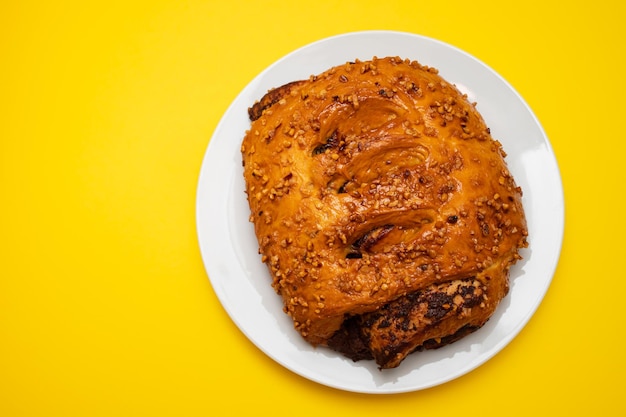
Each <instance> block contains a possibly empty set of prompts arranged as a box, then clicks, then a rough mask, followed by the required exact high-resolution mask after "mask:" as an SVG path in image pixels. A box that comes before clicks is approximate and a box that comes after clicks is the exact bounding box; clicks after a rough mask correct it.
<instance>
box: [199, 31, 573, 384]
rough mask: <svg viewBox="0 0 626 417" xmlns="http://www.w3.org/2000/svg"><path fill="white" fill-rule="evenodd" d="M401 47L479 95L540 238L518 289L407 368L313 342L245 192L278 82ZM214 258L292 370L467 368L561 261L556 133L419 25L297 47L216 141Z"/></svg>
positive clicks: (333, 376)
mask: <svg viewBox="0 0 626 417" xmlns="http://www.w3.org/2000/svg"><path fill="white" fill-rule="evenodd" d="M390 55H393V56H400V57H403V58H410V59H414V60H417V61H419V62H420V63H422V64H425V65H429V66H433V67H436V68H438V69H439V71H440V74H441V75H442V76H443V77H444V78H445V79H447V80H448V81H450V82H452V83H454V84H456V85H457V87H458V88H459V89H460V90H461V91H463V92H464V93H466V94H467V95H468V97H469V99H470V100H471V101H475V102H477V103H478V110H479V111H480V112H481V113H482V115H483V117H484V118H485V120H486V122H487V124H488V125H489V127H490V128H491V132H492V135H493V136H494V137H495V138H497V139H498V140H500V141H501V142H502V144H503V146H504V149H505V150H506V151H507V153H508V157H507V163H508V165H509V168H510V170H511V171H512V173H513V175H514V176H515V178H516V181H517V183H518V184H519V185H520V186H521V187H522V189H523V190H524V198H523V203H524V205H525V209H526V215H527V221H528V227H529V235H530V239H529V241H530V248H529V249H527V250H525V251H524V253H523V255H524V260H523V261H522V262H520V263H518V264H517V265H516V266H515V267H514V268H513V269H512V271H511V291H510V293H509V295H508V296H507V297H506V298H505V299H504V300H503V302H502V303H501V304H500V306H499V308H498V309H497V311H496V313H495V315H494V316H493V317H492V318H491V320H489V322H488V323H487V324H486V325H485V326H484V327H483V328H482V329H480V330H479V331H477V332H475V333H473V334H471V335H469V336H467V337H466V338H464V339H462V340H460V341H458V342H456V343H453V344H451V345H448V346H446V347H444V348H441V349H438V350H434V351H426V352H420V353H416V354H413V355H410V356H409V357H408V358H407V359H406V360H405V361H404V362H403V363H402V364H401V366H400V367H399V368H396V369H392V370H385V371H379V370H378V368H377V367H376V365H375V364H374V363H373V362H370V361H361V362H356V363H355V362H352V361H351V360H349V359H346V358H344V357H343V356H341V355H339V354H337V353H335V352H333V351H330V350H328V349H325V348H317V349H316V348H313V347H311V346H310V345H308V344H307V343H306V342H304V340H303V339H302V338H301V337H300V335H299V334H298V333H297V332H296V331H295V330H294V329H293V324H292V322H291V319H289V317H287V315H285V314H284V313H283V311H282V303H281V300H280V298H279V297H278V296H277V295H276V294H275V293H274V291H273V289H272V288H271V286H270V282H271V280H270V277H269V273H268V272H267V270H266V267H265V265H264V264H262V263H261V260H260V257H259V255H258V252H257V249H258V246H257V242H256V239H255V236H254V231H253V227H252V224H251V223H249V222H248V215H249V209H248V205H247V201H246V197H245V194H244V182H243V173H242V165H241V153H240V143H241V139H242V138H243V135H244V133H245V131H246V129H248V127H249V123H250V122H249V120H248V113H247V109H248V107H249V106H250V105H252V104H253V103H254V101H255V100H258V99H259V98H260V97H261V96H263V95H264V94H265V93H266V92H267V90H269V89H270V88H273V87H278V86H280V85H282V84H285V83H287V82H290V81H294V80H298V79H303V78H308V77H309V76H310V75H312V74H317V73H320V72H322V71H324V70H326V69H327V68H329V67H331V66H334V65H339V64H343V63H345V62H346V61H353V60H354V59H356V58H358V59H361V60H366V59H370V58H372V57H373V56H378V57H384V56H390ZM196 210H197V212H196V216H197V230H198V238H199V244H200V250H201V254H202V258H203V261H204V264H205V267H206V270H207V273H208V276H209V279H210V280H211V284H212V285H213V288H214V290H215V292H216V294H217V296H218V298H219V300H220V301H221V303H222V305H223V306H224V308H225V309H226V311H227V312H228V314H229V315H230V317H231V318H232V320H233V321H234V322H235V323H236V324H237V326H238V327H239V328H240V329H241V331H242V332H243V333H244V334H245V335H246V336H247V337H248V338H249V339H250V340H251V341H252V342H253V343H254V344H255V345H256V346H257V347H258V348H259V349H261V350H262V351H263V352H265V353H266V354H267V355H268V356H270V357H271V358H273V359H274V360H275V361H276V362H278V363H280V364H281V365H283V366H285V367H286V368H288V369H290V370H291V371H293V372H295V373H297V374H299V375H301V376H303V377H305V378H308V379H310V380H313V381H316V382H319V383H321V384H324V385H327V386H331V387H335V388H338V389H342V390H347V391H354V392H362V393H398V392H407V391H415V390H420V389H424V388H427V387H432V386H435V385H438V384H442V383H444V382H447V381H449V380H451V379H454V378H457V377H459V376H461V375H463V374H465V373H467V372H469V371H471V370H472V369H474V368H476V367H477V366H479V365H481V364H483V363H484V362H486V361H487V360H489V359H490V358H491V357H492V356H493V355H495V354H496V353H498V352H499V351H500V350H501V349H502V348H504V347H505V346H506V345H507V344H508V343H509V342H510V341H511V340H512V339H513V338H514V337H515V336H516V335H517V334H518V333H519V332H520V330H521V329H522V328H523V327H524V325H525V324H526V323H527V322H528V320H529V319H530V318H531V316H532V315H533V313H534V312H535V310H536V309H537V307H538V305H539V304H540V302H541V300H542V299H543V297H544V294H545V293H546V291H547V289H548V286H549V285H550V282H551V280H552V276H553V274H554V270H555V268H556V265H557V262H558V258H559V254H560V250H561V242H562V237H563V225H564V206H563V191H562V186H561V178H560V174H559V170H558V166H557V164H556V160H555V157H554V154H553V152H552V149H551V146H550V143H549V141H548V139H547V137H546V135H545V133H544V131H543V129H542V127H541V126H540V124H539V122H538V121H537V119H536V118H535V116H534V115H533V113H532V111H531V110H530V109H529V107H528V106H527V105H526V103H525V102H524V100H523V99H522V98H521V97H520V96H519V95H518V94H517V93H516V92H515V90H514V89H513V88H512V87H511V86H510V85H509V84H508V83H507V82H506V81H505V80H503V79H502V78H501V77H500V76H499V75H498V74H496V73H495V72H494V71H493V70H491V69H490V68H488V67H487V66H486V65H485V64H483V63H481V62H479V61H478V60H477V59H475V58H473V57H472V56H470V55H468V54H467V53H465V52H463V51H461V50H459V49H457V48H455V47H452V46H450V45H447V44H444V43H442V42H439V41H436V40H433V39H429V38H425V37H423V36H418V35H414V34H408V33H400V32H388V31H367V32H355V33H348V34H345V35H340V36H335V37H332V38H328V39H324V40H321V41H318V42H315V43H313V44H310V45H307V46H305V47H303V48H301V49H298V50H296V51H294V52H293V53H290V54H289V55H287V56H285V57H284V58H282V59H280V60H279V61H277V62H276V63H274V64H273V65H271V66H270V67H268V68H267V69H266V70H265V71H263V72H262V73H261V74H259V75H258V76H257V77H256V78H255V79H254V80H252V82H250V84H248V86H246V87H245V88H244V89H243V91H242V92H241V93H240V94H239V95H238V96H237V98H236V99H235V100H234V102H233V103H232V104H231V106H230V107H229V108H228V110H227V111H226V113H225V114H224V116H223V118H222V119H221V121H220V123H219V124H218V126H217V128H216V130H215V132H214V134H213V137H212V138H211V141H210V143H209V146H208V148H207V151H206V154H205V156H204V161H203V164H202V168H201V172H200V177H199V183H198V190H197V203H196Z"/></svg>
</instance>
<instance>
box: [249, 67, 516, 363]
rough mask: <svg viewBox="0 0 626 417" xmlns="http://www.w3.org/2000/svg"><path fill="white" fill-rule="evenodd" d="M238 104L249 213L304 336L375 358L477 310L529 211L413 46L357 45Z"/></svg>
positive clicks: (480, 129) (430, 338)
mask: <svg viewBox="0 0 626 417" xmlns="http://www.w3.org/2000/svg"><path fill="white" fill-rule="evenodd" d="M249 117H250V120H251V126H250V129H249V130H248V131H247V132H246V134H245V137H244V138H243V143H242V146H241V152H242V157H243V165H244V178H245V183H246V193H247V199H248V202H249V205H250V210H251V215H250V221H252V222H253V223H254V228H255V233H256V236H257V238H258V243H259V253H260V254H261V255H262V260H263V262H265V263H266V264H267V266H268V268H269V271H270V273H271V276H272V286H273V288H274V289H275V291H276V292H277V293H278V294H279V295H280V296H282V299H283V301H284V310H285V312H286V313H287V314H289V316H291V318H292V319H293V322H294V326H295V329H297V330H298V331H299V332H300V334H301V335H302V337H304V339H306V340H307V341H308V342H310V343H311V344H313V345H316V346H317V345H322V346H328V347H330V348H332V349H334V350H337V351H339V352H341V353H343V354H345V355H346V356H348V357H349V358H352V359H353V360H361V359H374V360H375V361H376V363H377V365H378V367H379V368H381V369H383V368H393V367H396V366H398V365H399V364H400V362H402V360H403V359H404V358H405V357H406V356H407V355H408V354H410V353H411V352H413V351H416V350H421V349H430V348H436V347H439V346H442V345H445V344H448V343H451V342H453V341H455V340H457V339H459V338H461V337H463V336H464V335H466V334H468V333H470V332H472V331H474V330H476V329H478V328H480V327H481V326H483V324H484V323H485V322H486V321H487V320H488V319H489V317H490V316H491V315H492V314H493V312H494V310H495V309H496V307H497V305H498V303H499V302H500V301H501V300H502V298H503V297H504V296H505V295H506V294H507V292H508V289H509V282H508V280H509V268H510V267H511V265H513V264H514V263H515V262H516V261H517V260H519V259H521V256H520V254H519V250H520V249H521V248H524V247H526V246H527V226H526V221H525V217H524V210H523V207H522V200H521V198H522V190H521V189H520V187H518V186H517V185H516V183H515V181H514V178H513V177H512V176H511V173H510V172H509V170H508V169H507V166H506V164H505V160H504V158H505V152H504V150H503V149H502V146H501V144H500V143H499V142H498V141H496V140H495V139H493V138H492V137H491V134H490V131H489V129H488V127H487V126H486V124H485V122H484V120H483V119H482V117H481V115H480V114H479V112H478V111H477V109H476V106H475V104H472V103H470V102H468V100H467V97H466V96H465V95H463V94H461V93H460V92H459V91H458V90H457V88H456V87H455V86H454V85H452V84H450V83H449V82H447V81H445V80H444V79H443V78H442V77H441V76H439V75H438V71H437V70H436V69H434V68H430V67H427V66H423V65H421V64H419V63H418V62H416V61H409V60H403V59H400V58H395V57H387V58H381V59H378V58H373V59H372V60H369V61H358V60H357V61H355V62H348V63H346V64H345V65H340V66H337V67H334V68H331V69H329V70H327V71H325V72H323V73H322V74H319V75H316V76H311V77H310V78H309V79H307V80H301V81H295V82H292V83H289V84H286V85H284V86H281V87H278V88H276V89H273V90H271V91H269V92H268V93H267V94H266V95H265V96H264V97H262V98H261V99H260V100H259V101H258V102H256V103H254V104H253V105H252V106H251V107H250V109H249Z"/></svg>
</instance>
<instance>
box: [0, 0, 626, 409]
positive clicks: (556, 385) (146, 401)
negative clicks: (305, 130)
mask: <svg viewBox="0 0 626 417" xmlns="http://www.w3.org/2000/svg"><path fill="white" fill-rule="evenodd" d="M509 4H510V5H509ZM624 4H625V3H624V2H617V1H595V2H589V1H585V2H583V1H571V2H563V1H550V0H541V1H539V0H529V1H523V2H502V1H488V0H474V1H470V2H468V1H458V0H448V1H439V2H437V1H421V0H411V1H397V0H384V1H380V0H379V1H363V0H361V1H357V0H355V1H339V0H318V1H315V2H297V1H289V2H287V1H285V2H279V1H260V0H259V1H249V2H241V1H234V0H230V1H223V2H216V1H175V0H172V1H158V0H154V1H132V0H125V1H115V0H111V1H100V0H97V1H91V2H89V1H80V2H78V1H76V2H68V1H49V2H32V1H3V2H2V4H1V5H0V416H7V417H14V416H183V417H184V416H206V415H215V416H217V415H242V416H246V415H256V414H262V415H265V414H267V415H288V414H294V415H300V416H320V415H329V416H332V415H354V416H357V415H358V416H380V415H431V416H434V415H438V416H448V415H449V416H453V415H468V414H470V413H471V414H476V415H482V416H503V415H520V416H527V415H532V414H534V413H539V412H543V411H547V412H550V413H551V415H572V414H576V415H578V414H579V413H582V414H581V415H584V414H587V415H597V416H616V415H624V413H626V405H625V402H624V400H625V399H624V388H623V380H624V373H625V372H626V359H625V355H624V351H623V346H622V345H621V342H622V341H623V336H622V334H623V333H624V331H625V330H626V329H625V327H626V326H625V324H624V320H623V316H624V314H626V313H625V308H624V305H623V302H624V295H625V294H626V284H625V282H626V280H625V278H626V277H625V276H624V268H623V266H622V265H621V263H622V262H624V260H625V259H626V257H625V255H624V253H623V249H624V246H625V245H624V240H623V239H624V237H623V236H624V235H625V234H626V227H625V219H624V207H623V201H624V199H623V194H624V191H625V188H626V187H625V185H624V184H625V183H624V180H625V177H626V176H625V174H624V171H623V168H624V167H625V166H626V163H625V160H624V156H625V155H624V154H625V151H626V145H625V143H626V138H625V137H624V122H625V121H626V119H625V116H624V115H623V113H624V108H623V106H622V102H623V94H624V87H625V83H624V76H625V75H626V71H625V70H626V68H625V66H624V62H625V61H624V51H625V48H624V42H625V41H626V36H625V35H626V31H625V29H624V27H625V26H626V25H625V24H624V22H623V20H624V17H626V7H625V6H624ZM367 29H389V30H398V31H407V32H413V33H417V34H421V35H426V36H429V37H433V38H437V39H440V40H442V41H444V42H447V43H450V44H452V45H455V46H457V47H459V48H461V49H463V50H465V51H467V52H469V53H470V54H472V55H474V56H475V57H477V58H478V59H480V60H481V61H483V62H485V63H486V64H487V65H489V66H490V67H492V68H493V69H495V70H496V71H497V72H499V73H500V74H501V75H502V76H503V77H504V78H505V79H507V80H508V81H509V82H510V83H511V84H512V85H513V86H514V87H515V89H516V90H517V91H518V92H519V93H520V94H521V95H522V97H524V99H525V100H526V101H527V103H528V104H529V105H530V107H531V108H532V109H533V111H534V112H535V114H536V116H537V117H538V119H539V120H540V122H541V123H542V125H543V127H544V129H545V131H546V133H547V135H548V137H549V138H550V140H551V143H552V146H553V148H554V151H555V154H556V157H557V160H558V163H559V166H560V169H561V175H562V180H563V186H564V192H565V203H566V223H565V237H564V242H563V250H562V255H561V259H560V263H559V265H558V268H557V271H556V274H555V276H554V280H553V282H552V285H551V287H550V289H549V291H548V293H547V295H546V297H545V299H544V301H543V303H542V304H541V306H540V307H539V309H538V310H537V312H536V314H535V315H534V316H533V318H532V319H531V321H530V322H529V323H528V325H527V326H526V327H525V328H524V330H523V331H522V332H521V333H520V334H519V336H518V337H517V338H516V339H515V340H513V342H511V343H510V344H509V345H508V346H507V347H506V348H505V349H504V350H503V351H502V352H501V353H499V354H498V355H496V357H494V358H493V359H492V360H490V361H489V362H487V363H486V364H484V365H483V366H481V367H479V368H478V369H476V370H475V371H473V372H471V373H469V374H467V375H465V376H463V377H461V378H458V379H456V380H454V381H451V382H449V383H447V384H444V385H441V386H438V387H434V388H430V389H426V390H423V391H419V392H414V393H407V394H397V395H382V396H381V395H364V394H354V393H349V392H343V391H338V390H335V389H332V388H328V387H325V386H321V385H318V384H316V383H313V382H310V381H308V380H306V379H304V378H302V377H299V376H297V375H295V374H293V373H291V372H290V371H288V370H286V369H284V368H282V367H281V366H280V365H278V364H277V363H275V362H274V361H272V360H271V359H269V358H268V357H266V356H265V355H264V354H263V353H262V352H260V351H259V350H258V349H256V348H255V347H254V346H253V345H252V343H250V342H249V341H248V340H247V339H246V338H245V336H244V335H243V334H242V333H241V332H240V331H239V330H238V328H237V327H236V326H235V325H234V324H233V322H232V321H231V320H230V319H229V317H228V316H227V314H226V313H225V311H224V310H223V308H222V307H221V305H220V303H219V301H218V300H217V298H216V296H215V294H214V292H213V290H212V288H211V285H210V283H209V280H208V279H207V275H206V272H205V270H204V268H203V265H202V261H201V257H200V253H199V249H198V244H197V238H196V229H195V212H194V210H195V197H196V195H195V193H196V185H197V180H198V174H199V170H200V166H201V162H202V158H203V156H204V152H205V150H206V147H207V144H208V142H209V140H210V137H211V134H212V133H213V131H214V129H215V127H216V125H217V123H218V121H219V119H220V117H221V116H222V114H223V113H224V111H225V110H226V109H227V107H228V106H229V104H230V103H231V101H232V100H233V99H234V98H235V97H236V95H237V94H238V93H239V91H240V90H241V89H242V88H244V87H245V85H246V84H247V83H248V82H249V81H250V80H252V78H254V76H255V75H256V74H258V73H259V72H260V71H261V70H263V69H264V68H265V67H267V66H268V65H269V64H271V63H272V62H274V61H275V60H276V59H278V58H280V57H282V56H283V55H285V54H287V53H289V52H291V51H292V50H294V49H296V48H299V47H301V46H303V45H305V44H308V43H310V42H313V41H316V40H318V39H321V38H325V37H328V36H332V35H337V34H340V33H344V32H350V31H357V30H367ZM591 413H593V414H591Z"/></svg>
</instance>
